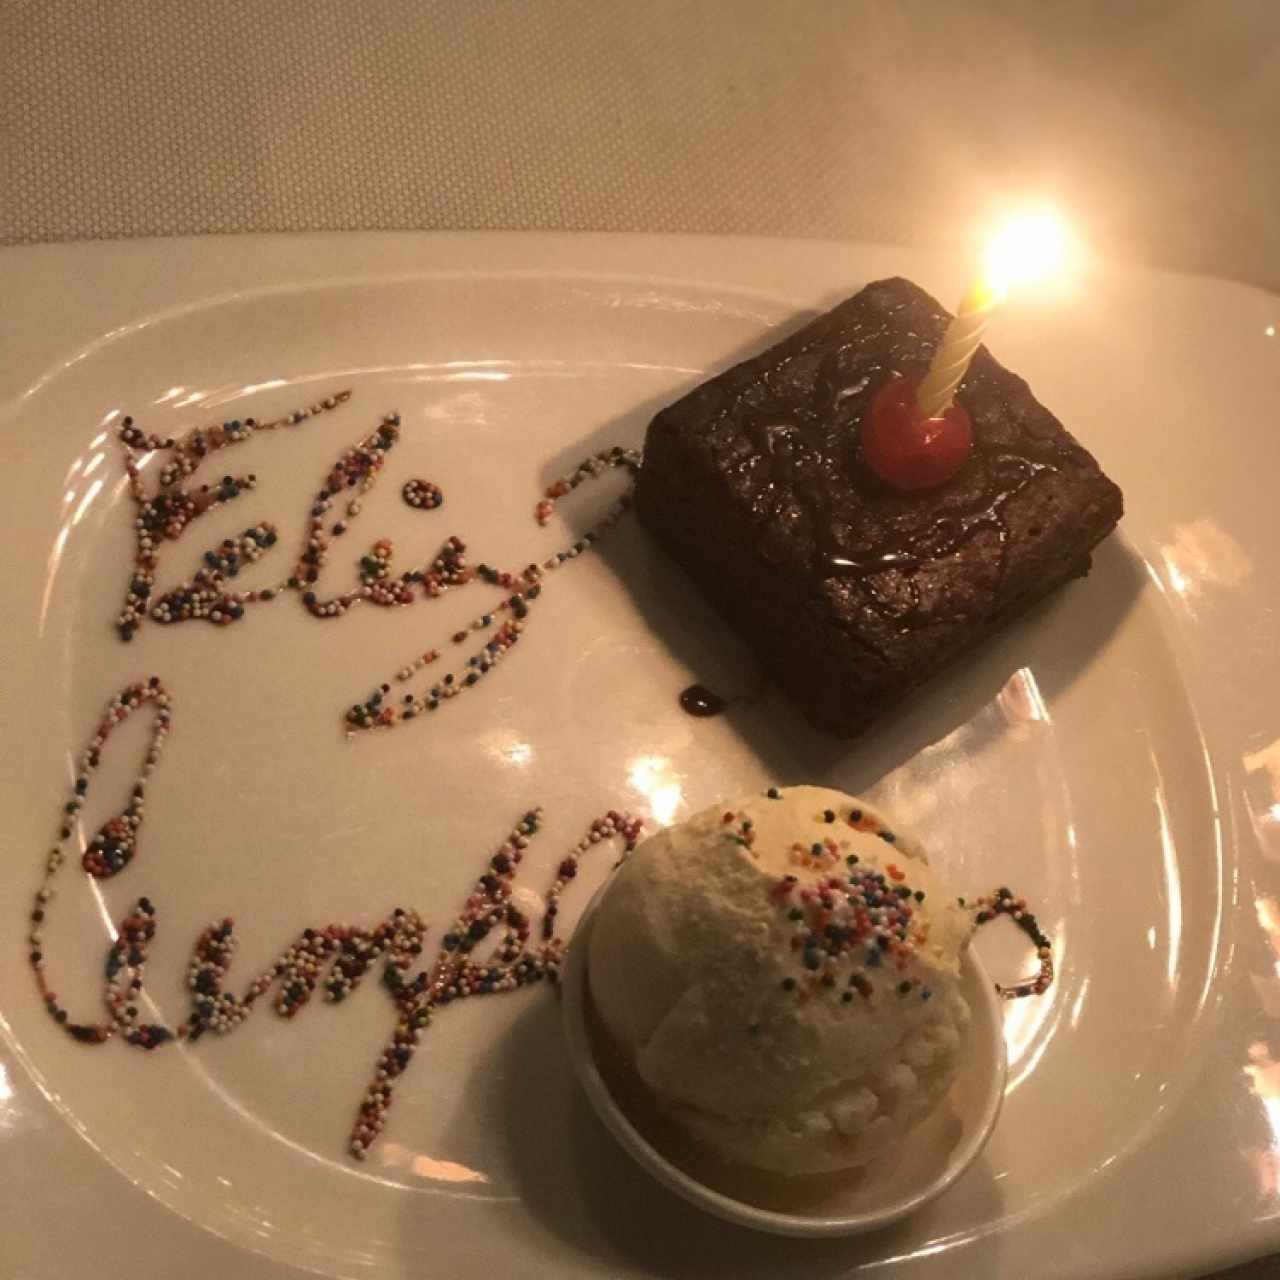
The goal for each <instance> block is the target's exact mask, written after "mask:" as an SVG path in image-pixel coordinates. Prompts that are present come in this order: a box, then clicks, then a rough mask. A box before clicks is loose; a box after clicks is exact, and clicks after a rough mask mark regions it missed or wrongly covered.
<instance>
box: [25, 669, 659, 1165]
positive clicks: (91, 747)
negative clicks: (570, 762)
mask: <svg viewBox="0 0 1280 1280" xmlns="http://www.w3.org/2000/svg"><path fill="white" fill-rule="evenodd" d="M146 707H150V708H152V711H153V720H152V726H151V737H150V741H149V742H148V744H147V746H146V748H145V750H144V753H143V759H142V763H141V765H140V766H139V768H138V771H137V775H136V777H135V780H134V783H133V786H132V788H131V789H130V792H129V798H128V801H127V803H126V805H125V807H124V809H123V810H122V811H121V812H120V813H119V814H118V815H116V816H115V817H112V818H110V819H108V820H107V821H106V822H104V823H103V824H102V827H101V828H100V829H99V831H98V833H97V834H96V835H95V836H94V838H93V839H92V840H91V841H89V843H88V845H87V846H86V848H85V851H84V853H83V855H82V857H81V859H80V865H81V867H82V869H83V871H84V873H85V874H86V875H88V876H90V877H92V878H94V879H97V880H105V879H110V878H111V877H112V876H115V875H118V874H119V873H120V872H122V871H124V870H125V868H126V867H128V866H129V865H130V863H131V862H132V861H133V860H134V858H135V856H136V854H137V848H138V837H139V833H140V831H141V829H142V825H143V822H144V820H145V818H146V801H147V789H148V784H149V783H150V780H151V777H152V774H153V773H154V772H155V769H156V766H157V765H158V764H159V762H160V757H161V755H162V753H163V750H164V745H165V740H166V738H167V737H168V735H169V732H170V728H171V726H172V720H173V702H172V698H171V697H170V694H169V692H168V690H167V689H166V688H165V687H164V686H163V685H162V684H161V682H160V681H159V680H158V679H157V678H155V677H152V678H151V679H150V680H149V681H147V682H145V683H140V684H133V685H130V686H128V687H127V688H125V689H124V690H122V691H121V692H120V693H119V694H117V695H116V697H115V698H113V699H112V701H111V703H110V704H109V705H108V707H107V709H106V712H105V713H104V715H103V717H102V720H101V721H100V722H99V723H98V725H97V727H96V729H95V731H94V733H93V736H92V737H91V738H90V740H89V742H88V744H87V746H86V747H85V749H84V751H83V753H82V754H81V756H80V759H79V762H78V767H77V771H76V778H75V781H74V783H73V785H72V790H71V795H70V797H69V798H68V800H67V801H66V803H65V805H64V807H63V814H62V819H61V822H60V824H59V836H58V842H57V843H56V844H55V845H54V846H53V848H52V850H51V851H50V853H49V855H48V858H47V860H46V862H45V873H44V877H43V880H42V882H41V885H40V888H39V889H38V890H37V891H36V895H35V902H34V904H33V906H32V910H31V932H30V939H29V940H30V946H31V951H30V955H29V959H30V963H31V967H32V969H33V970H34V971H35V977H36V983H37V985H38V987H39V990H40V995H41V998H42V999H43V1001H44V1004H45V1008H46V1009H47V1010H48V1012H49V1014H50V1016H51V1017H52V1018H53V1019H54V1020H55V1021H56V1022H57V1023H58V1024H59V1025H60V1026H62V1027H63V1029H64V1030H65V1031H66V1032H67V1033H68V1034H69V1035H70V1036H71V1037H72V1038H73V1039H74V1040H77V1041H79V1042H81V1043H83V1044H94V1045H97V1044H102V1043H104V1042H105V1041H107V1040H109V1039H111V1038H112V1037H113V1036H117V1035H118V1036H119V1037H120V1038H121V1039H123V1040H124V1041H125V1042H126V1043H127V1044H130V1045H133V1046H135V1047H137V1048H141V1049H155V1048H158V1047H159V1046H160V1045H163V1044H166V1043H169V1042H171V1041H175V1040H185V1041H186V1042H187V1043H188V1044H193V1043H195V1042H196V1041H197V1040H199V1039H200V1038H201V1037H202V1036H204V1035H206V1034H210V1033H211V1034H214V1035H225V1034H226V1033H228V1032H230V1031H234V1030H235V1029H236V1028H237V1027H239V1026H240V1025H241V1024H242V1023H243V1022H244V1021H245V1019H246V1018H247V1017H248V1016H249V1014H250V1012H251V1011H252V1009H253V1007H254V1005H255V1004H256V1003H257V1002H258V1001H259V1000H260V999H261V998H262V997H263V996H265V995H266V994H267V993H268V992H269V991H271V990H272V989H273V988H274V989H275V997H274V1000H273V1001H272V1003H273V1004H274V1007H275V1011H276V1013H277V1014H279V1015H280V1016H281V1017H284V1018H292V1017H295V1016H296V1015H297V1014H298V1013H299V1012H300V1011H301V1010H302V1009H303V1008H304V1007H305V1006H306V1004H307V1003H308V1002H309V1001H310V999H311V997H312V995H313V994H314V993H315V990H316V988H317V987H321V988H322V989H323V992H324V999H325V1000H327V1001H329V1002H330V1003H338V1002H341V1001H342V1000H344V999H346V997H347V996H348V995H350V994H351V993H352V992H353V991H354V990H355V989H356V988H357V987H358V986H359V985H360V982H361V980H362V979H363V978H364V976H365V974H366V973H367V972H368V971H369V970H370V968H373V967H374V966H378V965H380V966H381V970H382V975H381V976H382V986H383V988H384V989H385V991H386V992H387V994H388V996H389V997H390V999H391V1001H392V1003H393V1004H394V1006H395V1019H396V1021H395V1027H394V1030H393V1031H392V1034H391V1037H390V1039H389V1041H388V1043H387V1045H386V1047H385V1048H384V1049H383V1051H382V1052H381V1054H380V1055H379V1056H378V1059H377V1063H376V1066H375V1068H374V1074H373V1079H372V1080H371V1081H370V1083H369V1086H368V1088H367V1089H366V1090H365V1092H364V1095H363V1096H362V1098H361V1100H360V1103H359V1105H358V1107H357V1112H356V1118H355V1121H354V1123H353V1125H352V1130H351V1136H350V1150H351V1153H352V1155H354V1156H355V1157H356V1158H357V1159H363V1158H364V1157H365V1155H366V1154H367V1152H368V1150H369V1147H370V1146H371V1145H372V1144H373V1142H374V1141H375V1140H376V1139H377V1137H378V1135H379V1134H380V1133H381V1132H382V1131H383V1128H384V1127H385V1124H386V1113H387V1109H388V1108H389V1107H390V1106H391V1102H392V1097H393V1093H394V1088H395V1084H396V1081H397V1080H398V1079H399V1078H400V1077H401V1076H403V1075H404V1073H405V1072H406V1071H407V1070H408V1068H409V1066H410V1064H411V1063H412V1061H413V1056H414V1052H415V1049H416V1047H417V1045H418V1042H419V1040H420V1038H421V1036H422V1033H423V1032H424V1031H426V1029H427V1028H428V1027H429V1026H430V1025H431V1023H432V1021H433V1019H434V1017H435V1016H436V1015H437V1014H438V1012H439V1011H440V1010H441V1009H442V1008H443V1007H444V1006H445V1005H448V1004H451V1003H452V1002H454V1001H456V1000H461V999H465V998H466V997H468V996H478V995H489V994H493V993H496V992H501V991H514V990H516V989H518V988H520V987H524V986H528V985H530V984H532V983H535V982H540V981H541V980H543V979H544V978H548V979H552V980H554V979H555V977H556V975H557V973H558V971H559V968H560V964H561V960H562V958H563V955H564V950H565V942H564V940H563V939H562V938H560V937H558V936H557V934H556V919H557V916H558V913H559V904H560V896H561V894H562V892H563V891H564V889H565V888H566V886H567V885H568V884H569V883H570V882H571V881H572V880H573V879H574V878H575V877H576V875H577V873H578V864H579V860H580V859H581V858H582V856H583V855H584V854H585V853H587V852H588V851H589V850H590V849H591V848H592V847H593V846H595V845H597V844H601V843H606V842H621V844H622V856H623V857H626V855H627V854H628V853H629V852H630V851H631V850H632V849H633V848H634V847H635V844H636V840H637V839H638V837H639V834H640V825H641V824H640V821H639V820H638V819H636V818H632V817H630V816H629V815H627V814H625V813H619V812H617V811H616V810H610V811H609V812H608V813H606V814H604V815H603V816H602V817H599V818H596V819H595V820H594V821H593V822H592V823H591V825H590V826H589V827H588V829H587V831H586V833H585V834H584V835H583V837H582V839H581V840H579V841H578V843H577V844H576V845H575V846H574V848H573V849H571V850H570V851H569V853H568V854H567V855H566V856H565V857H564V858H563V859H562V860H561V861H560V862H559V864H558V865H557V867H556V870H555V875H554V878H553V879H552V882H551V885H550V887H549V889H548V890H547V893H546V895H545V899H544V900H545V904H546V905H545V907H544V909H543V913H542V919H541V922H540V924H539V925H538V927H537V928H536V929H535V927H534V924H533V922H532V921H531V919H530V918H529V916H528V915H527V914H526V912H525V911H524V910H522V909H521V908H520V907H519V906H517V905H516V903H515V902H514V900H513V895H512V889H513V885H514V881H515V878H516V873H517V871H518V870H519V867H520V864H521V862H522V861H523V860H524V857H525V851H526V850H527V849H528V847H529V844H530V842H531V841H532V839H533V838H534V836H535V835H536V834H537V832H538V828H539V826H540V824H541V819H542V811H541V810H540V809H533V810H530V811H529V812H528V813H526V814H524V815H523V817H521V818H520V820H519V821H518V822H517V823H516V824H515V825H514V826H513V827H512V829H511V831H510V832H509V833H508V834H507V836H506V838H505V839H504V840H503V841H502V843H501V844H500V845H499V846H498V848H497V850H496V851H495V852H494V853H493V854H492V855H491V856H490V857H489V859H488V861H487V863H486V864H485V867H484V870H483V871H482V872H481V874H480V876H479V878H478V879H477V880H476V882H475V884H474V885H473V886H472V889H471V892H470V893H469V894H468V895H467V898H466V900H465V901H464V902H463V904H462V908H461V909H460V910H459V912H458V913H457V915H456V917H455V918H454V920H453V922H452V924H451V925H450V926H449V928H448V929H447V930H446V931H445V932H444V933H443V934H442V936H441V938H440V942H439V945H438V947H437V948H436V951H435V954H434V956H433V957H432V958H431V959H430V961H429V962H428V963H427V964H426V965H425V966H424V967H423V968H421V969H419V970H418V972H417V973H413V972H411V971H412V970H413V968H414V966H415V964H417V963H419V962H420V960H421V957H422V956H423V955H424V953H425V939H426V936H427V926H426V924H425V923H424V921H423V919H422V917H421V916H420V915H419V914H418V913H417V912H416V911H412V910H405V909H404V908H400V907H397V908H396V909H395V910H393V911H392V912H390V914H388V915H387V916H386V917H385V918H384V919H383V920H381V921H379V922H378V923H376V924H373V925H352V924H345V923H339V924H329V925H325V926H323V927H320V928H310V929H304V930H303V931H302V932H301V933H300V934H299V935H298V936H297V937H296V938H295V939H294V940H293V941H292V942H290V943H289V945H288V946H286V947H285V948H284V949H283V950H282V951H281V952H280V954H279V955H278V956H277V957H276V959H275V960H274V961H273V962H272V963H270V964H269V965H267V967H266V968H265V969H263V970H262V971H261V972H260V973H259V974H258V975H257V976H256V977H254V978H253V979H252V981H251V982H250V983H249V985H248V987H247V988H246V989H245V992H244V994H243V995H240V996H237V995H234V994H232V993H230V992H228V991H227V990H225V988H224V982H225V980H226V977H227V974H228V971H229V970H230V967H231V963H232V957H233V955H234V953H235V949H236V937H235V932H234V928H235V926H234V922H233V921H232V920H231V919H230V917H227V918H225V919H221V920H215V921H213V922H212V923H211V924H210V925H209V926H208V928H206V929H205V930H204V931H203V933H201V935H200V937H199V939H198V940H197V942H196V945H195V948H194V950H193V952H192V956H191V961H190V964H189V965H188V968H187V978H186V985H187V988H188V990H189V992H190V1002H191V1006H190V1011H189V1013H188V1014H187V1016H186V1018H185V1020H184V1021H183V1022H181V1023H180V1024H179V1025H178V1026H176V1027H173V1028H170V1027H168V1026H165V1025H163V1024H161V1023H155V1022H146V1021H144V1020H143V1017H142V1010H141V1005H142V1004H143V1002H144V1000H145V999H146V997H145V992H144V988H143V979H144V977H145V974H146V966H147V956H148V952H149V950H150V947H151V943H152V940H153V938H154V937H155V932H156V923H157V921H156V909H155V907H154V905H153V904H152V903H151V901H150V900H149V899H148V898H145V897H143V898H139V899H138V900H137V903H136V905H135V906H134V907H133V909H132V910H131V911H129V912H128V914H126V915H125V917H124V918H123V919H122V920H121V921H120V924H119V927H118V931H117V936H116V939H115V941H114V942H113V943H112V944H111V945H110V946H109V947H108V948H107V955H106V961H105V965H104V974H105V981H104V988H103V1000H104V1003H105V1005H106V1017H105V1018H104V1019H102V1020H100V1021H96V1022H79V1021H74V1020H73V1019H72V1018H71V1015H70V1013H69V1011H68V1009H67V1007H66V1004H65V1003H64V997H61V996H59V995H58V993H57V991H56V990H55V989H54V987H53V985H52V983H51V982H50V980H49V976H48V959H47V957H46V956H45V953H44V950H43V946H44V944H43V933H44V930H45V928H46V924H47V921H48V917H49V912H50V910H51V909H52V907H51V904H52V903H53V901H54V898H55V881H56V879H57V877H58V874H59V872H60V871H61V870H62V867H63V864H64V863H65V861H66V847H67V845H68V843H69V842H70V841H71V840H72V838H73V836H74V834H75V826H76V823H77V817H78V815H79V813H80V810H81V809H82V808H83V806H84V804H85V801H86V799H87V797H88V793H89V787H90V783H91V782H92V780H93V776H94V774H95V773H96V772H97V770H98V768H99V766H100V765H101V763H102V759H103V755H104V753H105V752H106V750H107V747H108V744H109V743H110V740H111V737H112V735H113V734H114V732H115V730H116V729H117V728H118V727H119V726H120V725H121V724H123V723H124V722H125V721H126V720H128V719H129V717H130V716H132V715H133V714H134V713H135V712H138V711H141V710H142V709H143V708H146ZM495 940H496V941H495Z"/></svg>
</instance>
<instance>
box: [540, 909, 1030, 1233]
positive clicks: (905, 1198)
mask: <svg viewBox="0 0 1280 1280" xmlns="http://www.w3.org/2000/svg"><path fill="white" fill-rule="evenodd" d="M608 891H609V885H608V884H606V885H605V886H604V888H603V889H602V890H601V891H600V893H598V894H597V895H596V897H595V898H594V899H593V900H592V902H591V904H590V905H589V906H588V908H587V909H586V911H585V912H584V914H583V916H582V919H581V921H580V923H579V925H578V928H577V930H576V931H575V933H574V937H573V942H572V944H571V946H570V948H569V951H568V955H567V956H566V959H565V964H564V967H563V970H562V973H561V991H562V1017H563V1024H564V1031H565V1038H566V1042H567V1045H568V1051H569V1056H570V1059H571V1062H572V1064H573V1068H574V1071H575V1073H576V1075H577V1077H578V1079H579V1081H580V1082H581V1084H582V1087H583V1089H584V1090H585V1091H586V1094H587V1097H588V1098H589V1099H590V1101H591V1104H592V1106H593V1107H594V1108H595V1111H596V1113H597V1115H599V1117H600V1119H601V1120H602V1121H603V1122H604V1124H605V1127H606V1128H607V1129H608V1130H609V1131H610V1133H612V1134H613V1136H614V1137H615V1138H616V1139H617V1140H618V1142H619V1143H620V1144H621V1145H622V1146H623V1147H624V1148H625V1149H626V1150H627V1151H628V1152H629V1153H630V1155H631V1156H632V1157H634V1158H635V1159H636V1160H637V1161H638V1162H639V1163H640V1164H641V1165H642V1166H643V1167H644V1168H645V1169H646V1170H647V1171H648V1172H649V1173H651V1174H652V1175H653V1176H654V1177H655V1178H657V1179H658V1181H659V1182H661V1183H663V1184H664V1185H665V1186H666V1187H668V1188H669V1189H670V1190H672V1191H674V1192H675V1193H676V1194H677V1195H680V1196H682V1197H683V1198H684V1199H686V1200H688V1201H689V1202H690V1203H692V1204H695V1205H697V1206H698V1207H699V1208H702V1209H705V1210H707V1211H708V1212H710V1213H713V1214H715V1215H716V1216H718V1217H720V1218H724V1219H726V1220H728V1221H730V1222H735V1223H738V1224H740V1225H743V1226H747V1227H752V1228H755V1229H757V1230H761V1231H768V1232H772V1233H775V1234H779V1235H791V1236H840V1235H855V1234H859V1233H861V1232H865V1231H871V1230H874V1229H876V1228H878V1227H883V1226H887V1225H889V1224H890V1223H892V1222H896V1221H898V1220H899V1219H901V1218H904V1217H906V1216H907V1215H908V1214H910V1213H913V1212H914V1211H915V1210H917V1209H919V1208H921V1207H922V1206H923V1205H925V1204H927V1203H928V1202H929V1201H931V1200H933V1199H935V1198H936V1197H937V1196H939V1195H941V1194H942V1193H943V1192H944V1191H946V1190H947V1188H948V1187H950V1186H951V1185H952V1184H953V1183H954V1182H955V1181H956V1180H957V1179H958V1178H959V1177H960V1176H961V1175H962V1174H963V1173H965V1171H966V1170H968V1169H969V1168H970V1166H972V1165H973V1164H974V1163H975V1161H977V1160H978V1157H979V1155H980V1154H981V1152H982V1148H983V1146H984V1145H985V1143H986V1141H987V1139H988V1137H989V1136H990V1134H991V1131H992V1129H993V1128H994V1127H995V1124H996V1120H997V1118H998V1116H999V1114H1000V1106H1001V1102H1002V1101H1003V1098H1004V1089H1005V1078H1006V1074H1007V1064H1006V1058H1005V1043H1004V1026H1003V1013H1002V1008H1001V1003H1002V1002H1001V1000H1000V997H999V995H998V994H997V992H996V988H995V984H994V983H993V982H992V981H991V980H990V979H989V978H988V977H987V975H986V973H985V971H984V970H983V968H982V966H981V964H980V962H979V961H978V959H977V958H976V956H974V954H973V952H972V949H971V948H969V949H966V951H965V953H964V957H963V959H962V963H961V978H960V990H961V993H962V994H963V995H964V997H965V999H966V1001H967V1002H968V1004H969V1008H970V1010H971V1013H972V1017H971V1019H970V1021H969V1025H968V1028H967V1030H966V1033H965V1034H966V1042H965V1043H964V1044H963V1046H962V1052H961V1066H960V1069H959V1072H958V1074H957V1077H956V1079H955V1081H954V1083H953V1085H952V1087H951V1089H950V1091H949V1093H948V1095H947V1097H946V1098H945V1100H944V1101H943V1103H942V1104H941V1105H940V1106H939V1107H938V1108H937V1109H936V1111H935V1112H934V1113H933V1114H931V1115H930V1116H928V1117H927V1118H926V1119H925V1120H923V1121H922V1122H921V1123H920V1124H918V1125H917V1126H916V1127H915V1128H913V1129H912V1130H911V1131H910V1132H909V1133H908V1134H907V1135H906V1136H905V1137H904V1138H903V1139H902V1141H901V1142H900V1143H899V1145H898V1149H897V1150H896V1152H895V1153H894V1154H893V1155H892V1156H890V1157H886V1158H883V1159H880V1160H877V1161H876V1162H874V1163H873V1164H871V1165H869V1166H867V1167H866V1168H864V1169H861V1170H856V1171H851V1172H850V1173H848V1174H840V1175H820V1176H819V1175H814V1176H804V1177H798V1178H788V1177H782V1176H780V1175H773V1174H766V1173H758V1172H756V1171H753V1170H749V1169H745V1168H741V1167H738V1166H734V1165H732V1164H731V1163H730V1162H727V1161H724V1160H722V1159H720V1158H719V1157H717V1156H715V1155H714V1154H712V1153H711V1152H709V1151H707V1150H705V1149H704V1148H701V1147H700V1144H698V1143H697V1142H696V1141H695V1140H694V1139H692V1138H690V1137H688V1136H687V1135H685V1134H684V1133H683V1131H682V1130H681V1129H680V1127H679V1126H678V1125H675V1124H673V1123H672V1122H670V1121H669V1120H667V1119H666V1118H665V1117H664V1116H663V1114H662V1112H661V1109H660V1108H659V1107H658V1106H657V1104H656V1102H655V1101H654V1100H653V1099H652V1097H651V1096H647V1091H646V1090H645V1089H644V1087H643V1086H642V1085H640V1084H639V1082H638V1080H636V1079H632V1078H630V1075H629V1073H628V1071H627V1068H626V1064H625V1061H624V1060H623V1057H622V1055H620V1054H619V1052H618V1051H617V1049H616V1047H615V1046H613V1045H612V1044H611V1043H610V1040H609V1037H608V1035H607V1033H606V1032H605V1031H604V1029H603V1025H602V1024H601V1022H600V1020H599V1018H598V1016H597V1015H596V1014H595V1011H594V1008H593V1006H592V1002H591V996H590V987H589V983H588V979H587V968H588V957H589V952H590V946H589V943H590V936H591V929H592V926H593V922H594V920H595V918H596V912H597V908H598V906H599V903H600V901H601V898H602V897H603V895H604V894H605V893H607V892H608ZM973 1176H980V1168H979V1169H976V1170H975V1171H974V1174H973Z"/></svg>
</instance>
